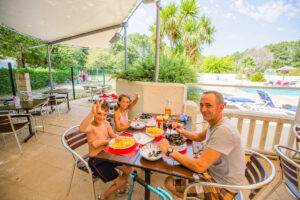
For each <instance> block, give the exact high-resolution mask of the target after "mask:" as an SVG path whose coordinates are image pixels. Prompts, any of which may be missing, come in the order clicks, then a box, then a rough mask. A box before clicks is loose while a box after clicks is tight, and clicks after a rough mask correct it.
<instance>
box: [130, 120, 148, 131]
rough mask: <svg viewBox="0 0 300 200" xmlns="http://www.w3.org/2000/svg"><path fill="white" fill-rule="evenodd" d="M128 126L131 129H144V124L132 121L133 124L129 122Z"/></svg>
mask: <svg viewBox="0 0 300 200" xmlns="http://www.w3.org/2000/svg"><path fill="white" fill-rule="evenodd" d="M130 126H131V128H133V129H142V128H144V127H145V124H144V123H143V122H139V121H134V122H131V124H130Z"/></svg>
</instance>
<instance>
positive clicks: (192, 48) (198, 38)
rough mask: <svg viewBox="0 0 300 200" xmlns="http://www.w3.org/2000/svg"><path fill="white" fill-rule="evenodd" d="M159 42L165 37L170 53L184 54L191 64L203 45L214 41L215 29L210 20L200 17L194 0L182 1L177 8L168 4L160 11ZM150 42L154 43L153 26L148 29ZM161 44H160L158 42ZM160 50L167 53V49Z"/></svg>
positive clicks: (198, 56) (197, 57)
mask: <svg viewBox="0 0 300 200" xmlns="http://www.w3.org/2000/svg"><path fill="white" fill-rule="evenodd" d="M160 16H161V26H160V27H161V31H160V34H161V40H163V38H165V37H167V38H168V40H169V41H170V49H171V52H172V53H184V55H186V56H187V57H188V58H189V60H190V61H192V63H193V64H195V63H196V62H197V61H198V60H199V58H200V55H201V47H202V46H203V44H211V43H212V41H213V40H214V38H213V36H214V33H215V31H216V30H215V27H214V26H212V24H211V20H210V19H209V18H208V17H207V16H205V15H203V16H202V17H199V16H200V7H199V6H198V4H197V2H196V0H182V1H181V2H180V5H179V7H177V6H176V5H175V4H174V3H171V4H169V5H168V6H167V7H165V8H163V9H162V11H161V15H160ZM150 31H151V32H152V36H151V42H153V43H154V42H155V38H156V37H155V26H154V25H152V26H151V27H150ZM160 43H161V44H162V42H161V41H160ZM162 50H163V51H164V52H168V50H167V48H165V49H163V48H162Z"/></svg>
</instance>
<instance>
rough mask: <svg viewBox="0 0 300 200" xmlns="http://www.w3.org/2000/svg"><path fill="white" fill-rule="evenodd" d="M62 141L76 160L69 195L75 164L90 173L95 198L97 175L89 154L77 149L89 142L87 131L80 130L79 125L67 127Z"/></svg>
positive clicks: (72, 174) (73, 169) (73, 170)
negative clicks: (91, 164)
mask: <svg viewBox="0 0 300 200" xmlns="http://www.w3.org/2000/svg"><path fill="white" fill-rule="evenodd" d="M62 143H63V145H64V147H65V148H66V149H67V150H68V151H70V152H71V153H72V156H73V159H74V162H73V168H72V173H71V180H70V184H69V187H68V191H67V195H69V193H70V190H71V185H72V180H73V176H74V172H75V166H76V167H77V168H78V169H80V170H82V171H84V172H87V173H88V175H89V182H90V187H91V193H92V199H93V200H95V187H94V181H95V180H97V179H98V178H97V176H94V175H93V172H92V171H91V169H90V167H89V165H88V160H89V154H84V155H81V154H79V153H78V152H77V151H75V150H76V149H77V148H79V147H81V146H82V145H85V144H87V138H86V134H85V133H81V132H80V131H79V125H77V126H73V127H71V128H69V129H67V130H66V131H65V132H64V133H63V135H62Z"/></svg>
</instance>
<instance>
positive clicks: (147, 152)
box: [140, 144, 163, 161]
mask: <svg viewBox="0 0 300 200" xmlns="http://www.w3.org/2000/svg"><path fill="white" fill-rule="evenodd" d="M140 154H141V155H142V156H143V158H145V159H147V160H149V161H155V160H158V159H160V158H161V157H162V156H163V152H162V151H161V150H160V149H159V147H158V146H157V145H154V144H146V145H144V146H143V147H142V148H141V150H140Z"/></svg>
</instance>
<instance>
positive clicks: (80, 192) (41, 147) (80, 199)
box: [0, 98, 293, 200]
mask: <svg viewBox="0 0 300 200" xmlns="http://www.w3.org/2000/svg"><path fill="white" fill-rule="evenodd" d="M70 105H71V110H70V111H69V112H66V109H65V107H64V105H61V109H60V110H61V115H60V116H59V115H58V113H57V112H54V113H52V114H51V115H50V116H49V117H48V118H47V120H46V125H45V131H44V132H42V131H40V129H39V131H38V133H37V139H36V138H35V137H33V138H31V139H30V140H29V141H28V142H27V143H22V147H23V150H24V154H23V155H20V154H19V149H18V147H17V144H16V141H15V138H14V136H13V135H8V136H5V141H6V144H4V140H2V138H1V139H0V197H1V198H0V199H2V200H15V199H22V200H40V199H41V200H61V199H66V200H86V199H91V198H90V197H91V195H90V187H89V181H88V176H87V174H86V173H84V172H82V171H80V170H75V175H74V178H73V183H72V187H71V192H70V194H69V196H66V190H67V187H68V184H69V180H70V175H71V168H72V162H73V158H72V156H71V154H70V153H69V152H68V151H67V150H66V149H65V148H64V147H63V145H62V143H61V135H62V134H63V132H64V130H66V129H67V128H68V127H71V126H74V125H77V124H79V123H80V122H81V120H82V119H83V118H84V116H85V115H86V114H87V113H88V112H89V111H90V108H91V103H90V102H88V101H87V98H84V99H79V100H74V101H71V102H70ZM27 135H28V132H27V130H26V131H23V133H21V134H20V138H21V140H22V139H23V138H25V137H26V136H27ZM22 141H23V140H22ZM82 151H87V148H85V149H82ZM274 162H275V161H274ZM277 170H278V169H277ZM137 171H138V175H139V176H140V177H144V173H143V171H141V170H139V169H137ZM165 177H166V175H163V174H159V173H153V174H152V179H151V181H152V182H151V184H152V186H155V187H156V186H163V183H164V179H165ZM278 177H279V176H277V177H276V179H275V181H273V182H272V183H271V184H270V185H269V186H268V187H267V190H269V189H271V188H272V187H273V185H274V184H275V183H276V182H277V181H278ZM109 185H110V183H108V184H104V183H103V182H101V181H96V182H95V188H96V193H97V194H99V193H101V192H103V191H105V190H106V189H107V187H108V186H109ZM143 191H144V189H143V188H142V186H140V185H138V184H135V188H134V193H133V197H132V199H134V200H135V199H138V200H140V199H143V198H144V192H143ZM110 199H112V200H114V199H120V200H121V199H127V196H123V197H116V196H114V195H112V196H111V197H110ZM151 199H153V200H155V199H160V198H159V197H158V196H157V195H155V194H152V195H151ZM175 199H178V198H175ZM268 199H271V200H280V199H285V200H289V199H293V198H292V197H291V195H290V194H289V193H288V192H287V190H286V189H285V187H284V184H282V185H281V186H280V187H279V188H278V189H277V190H276V191H275V192H273V193H272V195H271V196H270V197H269V198H268Z"/></svg>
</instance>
